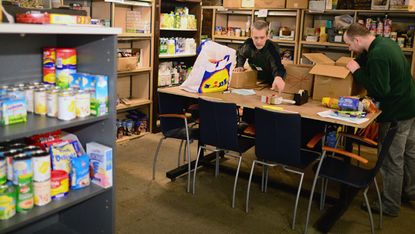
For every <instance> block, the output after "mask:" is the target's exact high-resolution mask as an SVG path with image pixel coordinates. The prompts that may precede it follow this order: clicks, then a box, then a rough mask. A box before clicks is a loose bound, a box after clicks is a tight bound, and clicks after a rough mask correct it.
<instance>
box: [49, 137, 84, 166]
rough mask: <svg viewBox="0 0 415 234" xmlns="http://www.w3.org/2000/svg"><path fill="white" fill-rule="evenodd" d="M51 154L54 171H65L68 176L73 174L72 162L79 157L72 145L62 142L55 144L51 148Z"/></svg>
mask: <svg viewBox="0 0 415 234" xmlns="http://www.w3.org/2000/svg"><path fill="white" fill-rule="evenodd" d="M49 153H50V156H51V158H52V168H53V170H63V171H65V172H66V173H68V174H69V173H70V172H71V160H72V158H76V157H77V154H76V151H75V149H74V147H73V145H72V144H71V143H68V142H62V143H59V144H54V145H52V146H51V147H50V150H49Z"/></svg>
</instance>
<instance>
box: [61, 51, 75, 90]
mask: <svg viewBox="0 0 415 234" xmlns="http://www.w3.org/2000/svg"><path fill="white" fill-rule="evenodd" d="M73 73H76V49H75V48H57V49H56V78H57V81H56V85H57V86H59V87H61V88H68V87H69V84H70V83H71V80H72V76H71V74H73Z"/></svg>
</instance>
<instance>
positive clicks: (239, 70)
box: [233, 67, 245, 72]
mask: <svg viewBox="0 0 415 234" xmlns="http://www.w3.org/2000/svg"><path fill="white" fill-rule="evenodd" d="M233 71H234V72H243V71H245V69H244V67H235V68H234V69H233Z"/></svg>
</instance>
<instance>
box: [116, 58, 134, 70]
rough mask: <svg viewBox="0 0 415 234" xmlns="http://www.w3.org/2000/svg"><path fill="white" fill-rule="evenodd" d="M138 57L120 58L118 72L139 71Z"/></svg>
mask: <svg viewBox="0 0 415 234" xmlns="http://www.w3.org/2000/svg"><path fill="white" fill-rule="evenodd" d="M137 62H138V57H135V56H134V57H124V58H118V64H117V71H131V70H135V69H137Z"/></svg>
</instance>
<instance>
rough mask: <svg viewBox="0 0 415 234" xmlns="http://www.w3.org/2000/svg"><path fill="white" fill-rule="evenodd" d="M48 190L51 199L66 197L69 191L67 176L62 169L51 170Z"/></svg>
mask: <svg viewBox="0 0 415 234" xmlns="http://www.w3.org/2000/svg"><path fill="white" fill-rule="evenodd" d="M50 188H51V189H50V191H51V196H52V199H53V200H56V199H59V198H63V197H66V195H68V191H69V176H68V173H67V172H66V171H64V170H53V171H52V172H51V176H50Z"/></svg>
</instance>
